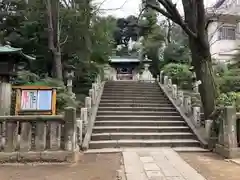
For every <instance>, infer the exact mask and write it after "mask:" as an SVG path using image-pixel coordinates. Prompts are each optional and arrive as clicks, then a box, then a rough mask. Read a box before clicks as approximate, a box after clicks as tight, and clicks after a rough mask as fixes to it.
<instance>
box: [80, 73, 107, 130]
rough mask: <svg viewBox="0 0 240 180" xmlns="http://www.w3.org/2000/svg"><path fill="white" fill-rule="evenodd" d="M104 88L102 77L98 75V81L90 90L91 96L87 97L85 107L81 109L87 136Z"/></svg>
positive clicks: (81, 117)
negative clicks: (93, 109)
mask: <svg viewBox="0 0 240 180" xmlns="http://www.w3.org/2000/svg"><path fill="white" fill-rule="evenodd" d="M102 87H103V86H102V80H101V76H100V75H98V76H97V78H96V80H95V81H94V82H93V83H92V88H91V89H89V96H88V97H85V107H83V108H81V115H80V119H81V121H82V122H83V134H86V131H87V127H88V125H89V121H90V120H91V116H92V108H93V106H95V105H96V103H97V99H98V96H99V93H100V91H101V88H102Z"/></svg>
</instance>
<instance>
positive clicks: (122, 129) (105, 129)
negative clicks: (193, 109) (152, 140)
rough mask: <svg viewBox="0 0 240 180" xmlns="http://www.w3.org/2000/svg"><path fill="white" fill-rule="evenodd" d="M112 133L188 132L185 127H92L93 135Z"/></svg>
mask: <svg viewBox="0 0 240 180" xmlns="http://www.w3.org/2000/svg"><path fill="white" fill-rule="evenodd" d="M103 132H104V133H107V132H108V133H113V132H132V133H133V132H190V129H189V127H187V126H162V127H157V126H94V127H93V133H103Z"/></svg>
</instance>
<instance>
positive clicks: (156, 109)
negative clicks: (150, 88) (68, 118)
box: [98, 105, 176, 112]
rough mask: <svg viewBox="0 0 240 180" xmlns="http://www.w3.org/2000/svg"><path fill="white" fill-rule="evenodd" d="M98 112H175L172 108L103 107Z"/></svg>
mask: <svg viewBox="0 0 240 180" xmlns="http://www.w3.org/2000/svg"><path fill="white" fill-rule="evenodd" d="M98 111H164V112H172V111H176V109H175V108H173V107H145V106H142V107H123V106H122V107H116V106H111V107H104V106H101V105H100V107H99V108H98Z"/></svg>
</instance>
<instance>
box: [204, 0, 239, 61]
mask: <svg viewBox="0 0 240 180" xmlns="http://www.w3.org/2000/svg"><path fill="white" fill-rule="evenodd" d="M207 16H208V17H211V23H209V25H208V36H209V42H210V46H211V48H210V50H211V54H212V58H213V59H215V60H216V61H217V62H226V63H229V62H230V60H231V59H233V57H234V54H236V52H238V51H237V50H238V49H239V48H240V0H217V2H216V4H215V5H214V6H213V7H212V8H209V9H207Z"/></svg>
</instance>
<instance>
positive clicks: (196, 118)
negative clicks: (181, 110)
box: [192, 106, 201, 127]
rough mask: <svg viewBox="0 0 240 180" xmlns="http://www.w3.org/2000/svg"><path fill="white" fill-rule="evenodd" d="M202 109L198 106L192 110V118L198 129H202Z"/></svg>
mask: <svg viewBox="0 0 240 180" xmlns="http://www.w3.org/2000/svg"><path fill="white" fill-rule="evenodd" d="M200 109H201V108H200V107H198V106H194V107H193V108H192V118H193V122H194V124H195V126H196V127H200V126H201V115H200V114H201V112H200Z"/></svg>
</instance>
